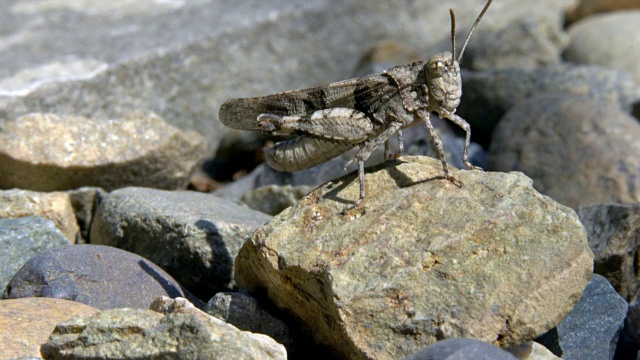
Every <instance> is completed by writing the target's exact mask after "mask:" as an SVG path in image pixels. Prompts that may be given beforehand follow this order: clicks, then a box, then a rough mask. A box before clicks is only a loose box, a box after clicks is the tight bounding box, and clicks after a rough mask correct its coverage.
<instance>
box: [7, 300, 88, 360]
mask: <svg viewBox="0 0 640 360" xmlns="http://www.w3.org/2000/svg"><path fill="white" fill-rule="evenodd" d="M98 311H99V310H98V309H94V308H92V307H90V306H87V305H84V304H81V303H78V302H75V301H68V300H61V299H47V298H29V299H12V300H1V301H0V349H2V351H1V353H0V358H1V359H14V358H26V357H34V358H37V359H41V357H40V345H42V344H43V343H45V342H47V339H48V338H49V335H50V334H51V332H52V331H53V329H54V328H55V326H56V324H58V323H59V322H61V321H64V320H68V319H71V318H73V317H76V316H89V315H93V314H95V313H96V312H98Z"/></svg>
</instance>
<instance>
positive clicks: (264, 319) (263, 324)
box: [203, 292, 295, 354]
mask: <svg viewBox="0 0 640 360" xmlns="http://www.w3.org/2000/svg"><path fill="white" fill-rule="evenodd" d="M203 310H204V311H205V312H206V313H207V314H209V315H211V316H213V317H216V318H218V319H220V320H222V321H224V322H226V323H229V324H231V325H233V326H235V327H237V328H238V329H240V330H244V331H250V332H253V333H259V334H265V335H268V336H269V337H271V338H273V340H275V341H277V342H279V343H280V344H283V345H284V346H285V347H286V348H287V350H288V352H289V353H290V354H291V351H290V350H289V349H290V348H291V347H292V346H294V344H293V343H294V341H295V340H294V339H293V337H294V335H293V334H292V333H291V331H290V330H289V327H288V326H287V324H285V323H284V322H283V321H282V320H280V319H278V318H276V317H275V316H273V315H271V314H270V313H269V312H268V311H266V310H265V309H263V308H262V307H261V306H260V304H259V303H258V301H257V300H256V299H255V298H254V297H253V296H251V295H249V294H246V293H243V292H219V293H217V294H216V295H215V296H214V297H212V298H211V300H209V302H207V305H206V306H205V307H204V309H203Z"/></svg>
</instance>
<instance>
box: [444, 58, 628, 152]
mask: <svg viewBox="0 0 640 360" xmlns="http://www.w3.org/2000/svg"><path fill="white" fill-rule="evenodd" d="M564 93H568V94H578V95H585V96H588V97H589V98H591V99H594V100H602V99H604V100H609V101H611V102H614V103H617V104H619V105H620V107H621V108H622V109H623V110H625V111H630V109H631V106H632V104H633V103H634V102H635V101H638V99H640V87H639V86H638V84H637V83H636V81H635V80H634V79H633V77H632V76H631V75H630V74H629V73H626V72H623V71H619V70H612V69H606V68H602V67H599V66H595V65H571V64H566V65H563V66H558V67H546V68H538V69H533V70H526V69H501V70H489V71H484V72H469V71H463V73H462V99H461V101H460V106H459V107H458V112H457V114H458V115H460V116H461V117H463V118H465V119H466V120H467V121H468V122H469V123H470V124H471V129H472V134H473V135H474V137H475V138H476V139H477V141H479V142H480V144H481V145H488V144H489V141H488V139H490V138H491V134H492V133H493V130H494V128H495V127H496V124H497V123H498V121H499V120H500V119H501V118H502V116H503V115H504V114H505V113H506V112H507V111H508V110H509V109H511V107H513V106H514V105H516V104H517V103H519V102H521V101H524V100H526V99H529V98H533V97H536V96H539V95H544V94H564ZM554 96H555V95H554ZM480 140H482V141H480Z"/></svg>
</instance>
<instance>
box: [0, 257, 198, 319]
mask: <svg viewBox="0 0 640 360" xmlns="http://www.w3.org/2000/svg"><path fill="white" fill-rule="evenodd" d="M160 295H166V296H169V297H172V298H175V297H186V296H190V297H192V296H191V294H188V295H187V294H185V292H184V291H183V290H182V288H181V286H180V284H179V283H178V282H176V281H175V280H174V279H173V278H172V277H171V276H170V275H169V274H167V273H166V272H164V271H163V270H162V269H160V268H159V267H158V266H157V265H155V264H153V263H152V262H150V261H149V260H147V259H144V258H142V257H140V256H138V255H135V254H132V253H129V252H126V251H123V250H120V249H116V248H112V247H108V246H101V245H74V246H66V247H63V248H59V249H52V250H48V251H43V252H40V253H39V254H38V255H36V256H35V257H33V258H31V259H30V260H29V261H27V263H26V264H25V265H24V266H22V268H20V270H18V271H17V272H16V274H15V276H14V277H13V279H12V280H11V282H10V283H9V285H8V286H7V289H6V291H5V293H4V295H3V298H5V299H16V298H30V297H49V298H59V299H67V300H74V301H77V302H80V303H83V304H87V305H89V306H92V307H94V308H97V309H101V310H104V309H113V308H124V307H128V308H147V307H148V306H149V304H150V303H151V301H153V299H155V298H156V297H158V296H160ZM192 299H193V297H192ZM193 300H194V301H196V302H197V303H198V305H199V306H200V307H202V306H203V305H204V304H203V303H202V302H198V300H196V299H193Z"/></svg>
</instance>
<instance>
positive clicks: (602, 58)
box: [564, 5, 640, 83]
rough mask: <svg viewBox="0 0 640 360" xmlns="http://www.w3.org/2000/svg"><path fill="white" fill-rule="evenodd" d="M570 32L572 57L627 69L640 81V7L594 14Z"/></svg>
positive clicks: (572, 58)
mask: <svg viewBox="0 0 640 360" xmlns="http://www.w3.org/2000/svg"><path fill="white" fill-rule="evenodd" d="M637 6H638V5H637ZM568 32H569V37H570V38H571V40H570V41H569V44H568V45H567V49H566V51H565V53H564V56H565V58H566V59H567V60H568V61H571V62H575V63H578V64H596V65H600V66H606V67H609V68H613V69H620V70H625V71H628V72H629V73H631V74H632V75H633V76H634V78H635V79H636V82H638V83H640V63H639V62H638V61H637V59H638V58H639V57H640V37H638V36H634V34H638V33H640V9H638V10H628V11H624V12H613V13H608V14H600V15H594V16H591V17H589V18H588V19H584V20H582V21H580V22H579V23H576V24H574V25H572V26H571V27H569V29H568Z"/></svg>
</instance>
